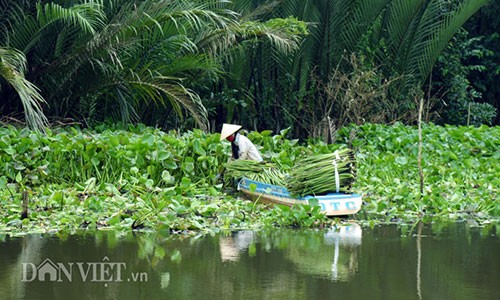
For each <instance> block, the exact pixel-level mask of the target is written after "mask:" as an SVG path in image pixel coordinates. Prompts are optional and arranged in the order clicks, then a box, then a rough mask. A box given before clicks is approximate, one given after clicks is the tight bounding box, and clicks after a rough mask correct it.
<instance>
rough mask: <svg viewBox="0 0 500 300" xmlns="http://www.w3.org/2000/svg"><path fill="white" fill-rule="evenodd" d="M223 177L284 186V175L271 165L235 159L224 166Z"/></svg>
mask: <svg viewBox="0 0 500 300" xmlns="http://www.w3.org/2000/svg"><path fill="white" fill-rule="evenodd" d="M225 176H227V177H228V178H237V179H239V178H242V177H245V178H248V179H251V180H255V181H259V182H263V183H268V184H274V185H279V186H284V185H285V177H286V174H285V173H283V171H281V170H280V169H278V168H277V166H276V165H275V164H273V163H269V162H266V163H264V162H257V161H253V160H244V159H237V160H232V161H230V162H228V163H227V164H226V172H225Z"/></svg>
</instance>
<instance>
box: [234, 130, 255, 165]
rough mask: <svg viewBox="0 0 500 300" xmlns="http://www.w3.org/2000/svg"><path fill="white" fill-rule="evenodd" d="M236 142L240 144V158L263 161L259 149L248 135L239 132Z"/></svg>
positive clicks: (237, 144)
mask: <svg viewBox="0 0 500 300" xmlns="http://www.w3.org/2000/svg"><path fill="white" fill-rule="evenodd" d="M234 143H235V144H236V146H238V149H239V150H238V155H239V158H240V159H250V160H255V161H262V156H261V155H260V152H259V150H257V147H255V145H254V144H253V143H252V142H251V141H250V140H249V139H248V138H247V137H246V136H244V135H241V134H239V133H237V134H236V137H235V139H234Z"/></svg>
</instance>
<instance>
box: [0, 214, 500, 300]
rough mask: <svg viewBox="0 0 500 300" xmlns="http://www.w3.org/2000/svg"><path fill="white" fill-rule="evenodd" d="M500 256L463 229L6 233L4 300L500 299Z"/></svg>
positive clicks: (484, 238)
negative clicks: (12, 235) (49, 273)
mask: <svg viewBox="0 0 500 300" xmlns="http://www.w3.org/2000/svg"><path fill="white" fill-rule="evenodd" d="M498 253H500V239H499V238H498V236H497V231H496V227H495V226H490V227H489V228H471V227H467V226H465V225H464V224H458V225H454V226H443V225H440V224H434V225H432V226H430V225H423V224H418V225H417V226H410V225H409V226H404V225H403V226H380V227H375V228H373V229H370V228H361V227H360V226H359V225H357V224H348V225H347V226H338V227H335V228H331V229H328V230H305V231H298V230H271V231H262V232H252V231H238V232H230V233H224V234H218V235H213V236H183V235H175V236H169V235H168V234H167V235H162V234H159V233H117V232H100V231H99V232H92V233H91V232H86V233H83V234H78V235H71V236H50V235H27V236H24V237H20V238H9V237H5V236H4V237H2V236H0V299H30V300H31V299H124V300H127V299H148V300H150V299H160V298H161V299H203V300H208V299H259V300H262V299H273V300H275V299H278V300H279V299H287V300H288V299H362V298H367V299H459V300H460V299H464V300H465V299H500V292H499V290H498V288H497V284H498V271H499V270H500V257H499V256H498ZM47 259H50V261H51V262H52V263H53V264H54V266H55V268H56V269H57V270H58V273H57V274H56V275H57V280H56V281H50V279H51V278H50V276H47V277H45V278H46V280H45V281H41V280H39V278H38V277H36V276H33V274H35V273H36V272H38V271H39V270H38V269H37V268H38V267H39V266H40V265H41V264H42V263H43V262H44V261H46V260H47ZM117 264H123V266H124V267H123V268H122V269H120V270H121V273H120V274H118V273H117V270H118V269H119V267H118V266H119V265H117ZM26 270H29V272H28V273H25V271H26ZM43 270H49V269H43ZM71 270H72V272H70V271H71ZM49 271H50V270H49ZM84 275H85V276H84ZM70 279H71V280H70Z"/></svg>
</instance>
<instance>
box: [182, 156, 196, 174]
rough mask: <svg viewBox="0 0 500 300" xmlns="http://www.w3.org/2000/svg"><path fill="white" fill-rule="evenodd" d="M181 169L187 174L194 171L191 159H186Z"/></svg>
mask: <svg viewBox="0 0 500 300" xmlns="http://www.w3.org/2000/svg"><path fill="white" fill-rule="evenodd" d="M182 169H183V170H184V171H186V172H188V173H191V172H193V171H194V159H193V158H192V157H186V159H185V161H184V163H183V164H182Z"/></svg>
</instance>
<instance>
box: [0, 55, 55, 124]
mask: <svg viewBox="0 0 500 300" xmlns="http://www.w3.org/2000/svg"><path fill="white" fill-rule="evenodd" d="M25 71H26V58H25V56H24V54H23V53H22V52H20V51H18V50H16V49H10V48H2V47H0V78H3V80H5V81H6V82H7V83H8V84H9V85H10V86H12V87H13V88H14V90H15V91H16V92H17V94H18V96H19V98H20V99H21V103H22V105H23V107H24V114H25V118H26V122H27V124H28V125H29V126H30V127H31V128H33V129H35V130H43V129H44V128H45V126H46V125H47V123H48V122H47V119H46V118H45V115H44V114H43V111H42V107H41V105H42V104H43V103H45V100H44V99H43V97H42V96H41V95H40V93H39V91H38V88H37V87H36V86H35V85H33V84H32V83H31V82H29V81H28V80H26V79H25V78H24V73H25Z"/></svg>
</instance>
